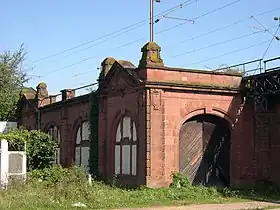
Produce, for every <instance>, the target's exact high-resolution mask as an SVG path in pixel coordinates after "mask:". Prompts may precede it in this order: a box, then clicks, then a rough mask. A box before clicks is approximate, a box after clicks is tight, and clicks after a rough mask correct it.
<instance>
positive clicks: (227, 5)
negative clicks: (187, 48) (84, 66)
mask: <svg viewBox="0 0 280 210" xmlns="http://www.w3.org/2000/svg"><path fill="white" fill-rule="evenodd" d="M239 1H241V0H236V1H233V2H231V3H229V4H226V5H224V6H222V7H219V8H217V9H214V10H211V11H210V12H207V13H203V14H201V15H199V16H197V17H195V18H194V19H198V18H201V17H204V16H206V15H209V14H212V13H214V12H217V11H219V10H221V9H224V8H226V7H229V6H231V5H233V4H235V3H237V2H239ZM188 2H189V1H188ZM194 2H196V1H194ZM175 27H176V26H175ZM173 28H174V27H172V29H173ZM169 30H171V28H169ZM165 31H166V30H165ZM165 31H160V32H158V33H157V34H160V33H164V32H165ZM95 57H97V56H92V57H89V58H87V59H83V60H81V61H78V62H76V63H74V64H70V65H68V66H66V67H62V68H59V69H55V70H53V71H51V72H49V73H47V74H46V75H45V76H49V75H50V74H53V73H54V72H57V71H60V70H63V69H65V68H69V67H72V66H75V65H77V64H79V63H82V62H85V61H87V60H89V59H92V58H95ZM45 76H42V77H45Z"/></svg>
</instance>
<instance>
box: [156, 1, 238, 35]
mask: <svg viewBox="0 0 280 210" xmlns="http://www.w3.org/2000/svg"><path fill="white" fill-rule="evenodd" d="M240 1H241V0H236V1H233V2H231V3H228V4H226V5H224V6H222V7H218V8H216V9H214V10H211V11H209V12H206V13H203V14H201V15H199V16H196V17H195V18H190V19H191V20H194V21H196V20H197V19H199V18H202V17H204V16H207V15H210V14H212V13H215V12H217V11H220V10H222V9H224V8H227V7H229V6H231V5H233V4H236V3H238V2H240ZM187 23H189V20H188V21H184V22H182V23H180V24H177V25H174V26H172V27H170V28H166V29H163V30H161V31H159V32H157V34H161V33H164V32H166V31H170V30H172V29H174V28H178V27H180V26H182V25H185V24H187Z"/></svg>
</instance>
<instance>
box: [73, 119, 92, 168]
mask: <svg viewBox="0 0 280 210" xmlns="http://www.w3.org/2000/svg"><path fill="white" fill-rule="evenodd" d="M89 133H90V131H89V122H88V121H84V122H83V123H82V124H81V125H80V126H79V128H78V130H77V134H76V144H75V165H76V166H79V167H81V168H82V169H84V170H85V171H88V160H89Z"/></svg>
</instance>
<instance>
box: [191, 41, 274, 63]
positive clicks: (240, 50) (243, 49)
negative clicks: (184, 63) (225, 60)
mask: <svg viewBox="0 0 280 210" xmlns="http://www.w3.org/2000/svg"><path fill="white" fill-rule="evenodd" d="M269 41H270V40H266V41H263V42H259V43H257V44H253V45H250V46H247V47H245V48H241V49H237V50H234V51H230V52H228V53H224V54H221V55H218V56H215V57H211V58H208V59H205V60H200V61H197V62H194V63H190V64H188V66H190V65H196V64H200V63H203V62H205V61H210V60H214V59H217V58H221V57H223V56H227V55H231V54H234V53H238V52H242V51H245V50H248V49H250V48H253V47H257V46H260V45H262V44H265V43H268V42H269Z"/></svg>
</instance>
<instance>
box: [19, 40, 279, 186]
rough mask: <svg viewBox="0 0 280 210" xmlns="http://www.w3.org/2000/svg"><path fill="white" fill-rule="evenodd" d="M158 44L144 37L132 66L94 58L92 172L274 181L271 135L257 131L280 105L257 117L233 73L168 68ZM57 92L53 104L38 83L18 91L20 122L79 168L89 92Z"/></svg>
mask: <svg viewBox="0 0 280 210" xmlns="http://www.w3.org/2000/svg"><path fill="white" fill-rule="evenodd" d="M160 50H161V49H160V47H159V46H158V45H157V44H155V43H148V44H146V45H145V46H144V47H143V48H142V58H141V60H140V62H139V65H138V66H137V67H135V66H134V65H133V64H131V63H130V62H128V61H122V60H119V61H118V60H115V59H114V58H106V59H105V60H104V61H103V63H102V70H101V72H100V77H99V86H98V90H97V92H96V94H97V95H98V98H99V100H98V102H99V120H98V171H99V174H100V175H101V176H103V177H104V178H106V179H108V180H112V179H117V180H118V181H119V182H121V183H123V184H131V185H147V186H149V187H161V186H168V185H169V184H170V182H171V174H172V172H178V171H179V172H181V173H183V174H186V175H187V176H188V177H189V179H190V180H191V181H192V182H193V183H194V184H204V185H213V184H214V185H220V184H222V185H231V186H236V185H241V184H253V183H256V182H259V181H260V180H271V181H273V182H277V183H279V181H280V180H279V178H278V177H280V176H279V175H280V171H279V169H278V166H277V160H278V159H279V158H278V154H277V153H279V152H280V147H279V146H280V143H278V141H277V139H278V135H277V134H276V133H275V132H274V133H273V132H268V131H264V130H265V129H267V128H268V129H272V128H276V126H277V124H276V123H275V122H276V121H277V120H278V119H279V118H278V115H279V113H280V112H279V109H275V110H274V111H273V112H272V113H273V114H271V113H270V114H269V113H263V114H256V113H255V111H254V110H255V109H254V103H253V102H252V101H251V100H246V99H245V97H244V95H243V94H242V93H241V91H240V90H241V82H242V76H241V74H237V73H225V72H213V71H205V70H192V69H179V68H170V67H166V66H164V63H163V60H162V59H161V56H160ZM61 95H62V100H61V101H59V102H56V96H49V95H48V92H47V86H46V84H44V83H41V84H39V85H38V86H37V90H33V89H32V88H31V89H26V90H25V91H24V94H23V97H22V100H21V102H20V113H21V115H20V118H19V123H20V124H22V125H24V126H25V127H27V128H29V129H41V130H43V131H45V132H49V133H50V134H51V135H53V136H54V137H55V138H56V139H57V140H58V142H59V145H60V149H59V150H58V152H57V162H58V163H60V164H62V165H63V166H71V165H74V164H76V165H79V166H82V167H84V168H87V166H88V157H89V128H88V121H89V117H90V116H89V113H90V105H89V94H86V95H83V96H76V97H75V90H69V89H67V90H63V91H61ZM267 120H268V121H269V123H270V124H269V126H270V127H269V126H268V125H265V124H264V123H265V121H267ZM267 126H268V127H267ZM277 130H279V129H277ZM256 132H263V134H262V135H261V134H259V135H258V136H255V134H256ZM268 139H269V141H273V143H272V142H270V143H269V144H267V143H265V142H267V141H268ZM279 142H280V141H279ZM272 144H273V145H274V146H273V148H272V147H271V145H272ZM268 154H269V155H268Z"/></svg>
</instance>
